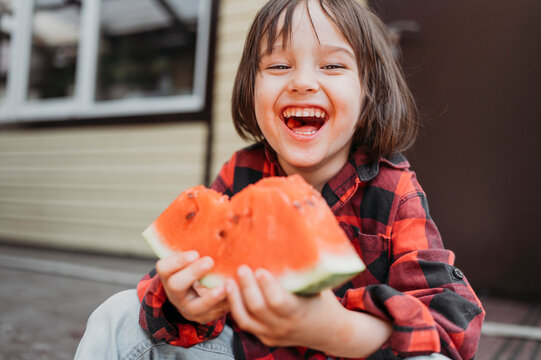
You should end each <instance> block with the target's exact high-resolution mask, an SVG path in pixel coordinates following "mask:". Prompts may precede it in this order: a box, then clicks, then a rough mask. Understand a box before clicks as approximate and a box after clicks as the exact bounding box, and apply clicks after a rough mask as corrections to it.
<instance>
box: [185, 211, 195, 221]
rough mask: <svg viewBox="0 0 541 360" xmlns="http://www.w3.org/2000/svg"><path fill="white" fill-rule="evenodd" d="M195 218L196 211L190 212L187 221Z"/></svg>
mask: <svg viewBox="0 0 541 360" xmlns="http://www.w3.org/2000/svg"><path fill="white" fill-rule="evenodd" d="M194 216H195V211H192V212H189V213H188V215H186V220H190V219H192V218H193V217H194Z"/></svg>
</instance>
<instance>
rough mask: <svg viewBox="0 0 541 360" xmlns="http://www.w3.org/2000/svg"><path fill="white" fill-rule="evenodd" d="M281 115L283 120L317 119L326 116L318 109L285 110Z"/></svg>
mask: <svg viewBox="0 0 541 360" xmlns="http://www.w3.org/2000/svg"><path fill="white" fill-rule="evenodd" d="M282 115H283V116H284V117H285V118H289V117H292V116H295V117H314V116H315V117H317V118H325V117H326V116H327V114H326V113H325V111H323V110H321V109H318V108H287V109H285V110H284V111H283V112H282Z"/></svg>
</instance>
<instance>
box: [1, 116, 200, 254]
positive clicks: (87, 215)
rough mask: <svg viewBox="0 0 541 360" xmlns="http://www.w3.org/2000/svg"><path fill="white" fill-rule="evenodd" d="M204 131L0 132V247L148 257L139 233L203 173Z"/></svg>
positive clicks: (193, 128)
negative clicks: (24, 245) (31, 246)
mask: <svg viewBox="0 0 541 360" xmlns="http://www.w3.org/2000/svg"><path fill="white" fill-rule="evenodd" d="M205 140H206V127H205V125H204V124H202V123H199V124H189V125H186V124H174V125H171V124H168V125H146V126H142V125H138V126H118V127H85V128H79V127H76V128H64V129H35V130H26V129H25V130H16V131H8V130H4V131H2V132H0V239H1V240H8V241H14V242H18V243H29V244H39V245H44V246H55V247H63V248H76V249H85V250H94V251H107V252H114V253H129V254H138V255H146V254H150V251H149V249H148V247H147V246H146V244H145V243H144V241H143V240H142V237H141V235H140V234H141V231H142V230H144V228H145V227H146V226H147V225H148V224H149V223H150V222H151V221H152V220H153V219H154V218H155V217H156V216H157V215H158V214H159V213H160V212H161V211H162V210H163V209H164V208H165V206H166V205H167V204H168V203H169V202H170V201H171V200H172V199H173V198H174V197H175V196H176V195H177V194H178V193H179V192H180V191H181V190H183V189H184V188H186V187H189V186H193V185H195V184H199V183H201V181H202V177H203V172H204V151H205Z"/></svg>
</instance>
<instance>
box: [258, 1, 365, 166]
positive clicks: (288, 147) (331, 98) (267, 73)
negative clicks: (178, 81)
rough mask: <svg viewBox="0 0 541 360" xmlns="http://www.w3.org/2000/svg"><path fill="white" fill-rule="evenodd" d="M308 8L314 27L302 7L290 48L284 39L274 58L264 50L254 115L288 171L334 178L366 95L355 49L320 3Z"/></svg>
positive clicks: (294, 18)
mask: <svg viewBox="0 0 541 360" xmlns="http://www.w3.org/2000/svg"><path fill="white" fill-rule="evenodd" d="M308 6H309V9H310V15H311V18H312V21H313V24H314V26H312V24H311V22H310V18H309V17H308V14H307V13H306V9H305V7H304V6H298V7H297V8H296V9H295V12H294V15H293V19H292V21H293V23H292V28H291V31H292V36H291V41H290V42H288V43H287V47H286V48H284V49H283V48H282V40H281V37H280V36H279V37H278V39H277V41H276V43H275V44H274V47H273V51H272V53H271V54H270V55H266V53H265V51H264V50H265V49H266V44H263V46H262V57H261V62H260V68H259V72H258V74H257V75H256V81H255V99H254V103H255V114H256V118H257V123H258V125H259V127H260V129H261V131H262V133H263V135H264V136H265V139H266V140H267V141H268V143H269V144H270V146H272V148H273V149H274V150H275V151H276V153H277V155H278V160H279V162H280V165H281V166H282V167H283V168H284V170H285V171H286V173H288V174H291V173H296V172H313V171H320V172H321V173H322V174H325V175H327V176H333V175H334V174H336V173H337V172H338V171H339V170H340V169H341V168H342V166H343V165H344V164H345V162H346V161H347V157H348V154H349V149H350V146H351V141H352V137H353V133H354V131H355V128H356V124H357V121H359V117H360V113H361V109H362V106H363V102H364V97H365V94H364V91H363V89H362V87H361V82H360V77H359V71H358V67H357V62H356V59H355V55H354V54H355V53H354V51H353V49H352V48H351V46H350V45H349V43H348V42H347V40H346V39H345V38H344V36H343V35H342V33H341V32H340V31H339V30H338V29H337V28H336V27H335V26H334V25H333V24H332V22H331V21H330V20H329V19H328V18H327V17H326V16H325V14H324V13H323V11H322V10H321V8H320V6H319V5H318V4H317V3H316V2H315V1H309V3H308ZM314 28H315V29H316V31H317V35H316V33H315V32H314ZM318 37H319V41H318Z"/></svg>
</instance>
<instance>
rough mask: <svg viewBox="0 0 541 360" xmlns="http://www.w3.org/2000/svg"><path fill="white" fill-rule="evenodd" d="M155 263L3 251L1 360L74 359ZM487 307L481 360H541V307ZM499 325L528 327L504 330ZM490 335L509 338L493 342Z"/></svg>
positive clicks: (501, 303)
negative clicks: (93, 316)
mask: <svg viewBox="0 0 541 360" xmlns="http://www.w3.org/2000/svg"><path fill="white" fill-rule="evenodd" d="M153 264H154V261H153V260H151V259H127V258H119V257H112V256H98V255H89V254H77V253H66V252H56V251H51V250H45V249H29V248H18V247H12V246H6V245H0V271H1V273H2V276H1V277H0V289H1V291H0V303H1V304H2V305H1V310H0V360H2V359H6V360H7V359H9V360H19V359H20V360H27V359H28V360H30V359H32V360H41V359H53V360H64V359H73V355H74V354H75V350H76V348H77V344H78V342H79V339H80V338H81V335H82V333H83V331H84V326H85V322H86V320H87V318H88V316H89V315H90V313H91V312H92V310H93V309H94V308H96V307H97V306H98V305H99V304H100V303H101V302H103V301H104V300H105V299H106V298H108V297H109V296H110V295H112V294H114V293H116V292H118V291H120V290H123V289H127V288H131V287H134V286H135V284H136V283H137V281H138V279H139V278H140V277H141V276H142V275H144V274H145V273H146V272H147V271H148V270H149V269H150V268H151V267H152V266H153ZM106 275H107V276H106ZM105 278H107V279H108V280H107V282H104V280H103V279H105ZM482 301H483V304H484V306H485V308H486V310H487V320H488V321H489V322H490V324H488V323H487V324H488V325H495V327H490V326H488V325H487V324H486V325H485V328H486V329H485V328H484V331H485V333H487V335H484V336H483V337H482V339H481V344H480V346H479V352H478V356H477V358H476V359H478V360H489V359H490V360H492V359H499V360H506V359H509V360H541V334H540V332H541V304H538V303H536V304H532V303H524V302H520V301H513V300H503V299H494V298H482ZM494 322H496V323H494ZM499 323H506V324H518V325H522V326H521V327H518V328H509V327H506V326H504V327H503V328H502V327H501V326H500V325H499ZM524 325H527V326H530V327H528V328H525V327H524ZM489 331H491V332H492V334H496V333H498V332H499V333H501V332H502V331H503V332H504V333H506V334H507V336H504V337H502V336H493V335H490V336H488V332H489ZM513 333H514V334H515V337H509V334H513ZM517 336H519V337H517ZM523 336H529V337H530V339H524V338H522V337H523ZM532 337H533V338H536V339H532Z"/></svg>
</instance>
